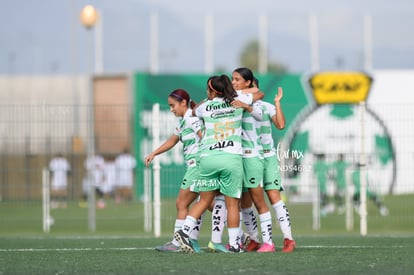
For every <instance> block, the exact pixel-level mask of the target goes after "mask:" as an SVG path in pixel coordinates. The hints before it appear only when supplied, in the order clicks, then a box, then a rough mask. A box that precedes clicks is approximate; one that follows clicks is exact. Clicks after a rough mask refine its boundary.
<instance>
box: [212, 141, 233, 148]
mask: <svg viewBox="0 0 414 275" xmlns="http://www.w3.org/2000/svg"><path fill="white" fill-rule="evenodd" d="M230 146H234V143H233V141H231V140H223V141H219V142H217V143H215V144H214V145H212V146H210V150H215V149H223V148H226V147H230Z"/></svg>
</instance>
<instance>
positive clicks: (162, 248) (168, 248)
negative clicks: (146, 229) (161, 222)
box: [155, 242, 180, 252]
mask: <svg viewBox="0 0 414 275" xmlns="http://www.w3.org/2000/svg"><path fill="white" fill-rule="evenodd" d="M155 250H157V251H160V252H179V251H180V247H179V246H176V245H174V244H173V243H172V242H168V243H166V244H164V245H161V246H157V247H156V248H155Z"/></svg>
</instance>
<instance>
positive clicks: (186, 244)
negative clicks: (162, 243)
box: [174, 229, 194, 253]
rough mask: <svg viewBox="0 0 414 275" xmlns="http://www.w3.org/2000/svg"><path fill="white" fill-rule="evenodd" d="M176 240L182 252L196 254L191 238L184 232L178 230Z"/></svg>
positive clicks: (175, 234) (175, 235)
mask: <svg viewBox="0 0 414 275" xmlns="http://www.w3.org/2000/svg"><path fill="white" fill-rule="evenodd" d="M174 238H175V240H176V241H177V242H178V243H179V244H180V250H181V251H183V252H185V253H194V249H193V246H192V245H191V242H190V238H189V237H188V235H187V234H185V233H184V231H183V230H181V229H180V230H178V231H177V232H175V233H174Z"/></svg>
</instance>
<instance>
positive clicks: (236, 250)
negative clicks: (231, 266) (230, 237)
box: [229, 245, 244, 253]
mask: <svg viewBox="0 0 414 275" xmlns="http://www.w3.org/2000/svg"><path fill="white" fill-rule="evenodd" d="M229 252H230V253H243V252H244V250H243V249H241V248H240V246H239V245H236V246H230V247H229Z"/></svg>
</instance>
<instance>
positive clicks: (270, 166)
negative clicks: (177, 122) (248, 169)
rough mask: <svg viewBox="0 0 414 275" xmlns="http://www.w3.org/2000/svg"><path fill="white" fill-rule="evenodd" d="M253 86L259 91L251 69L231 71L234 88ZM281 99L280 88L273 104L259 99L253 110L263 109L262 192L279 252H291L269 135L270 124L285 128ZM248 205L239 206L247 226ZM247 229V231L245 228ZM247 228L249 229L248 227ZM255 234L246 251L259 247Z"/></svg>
mask: <svg viewBox="0 0 414 275" xmlns="http://www.w3.org/2000/svg"><path fill="white" fill-rule="evenodd" d="M252 83H253V86H255V87H257V88H258V86H259V85H258V80H257V79H255V78H254V76H253V73H252V72H251V70H249V69H248V68H238V69H236V70H234V72H233V85H236V86H241V87H246V86H248V85H250V84H252ZM282 97H283V89H282V88H279V89H278V93H277V94H276V96H275V98H274V105H273V104H270V103H268V102H265V101H262V100H260V101H257V104H256V105H255V107H256V106H260V108H262V110H263V113H262V115H263V116H262V119H261V121H260V122H259V125H258V128H257V129H258V132H259V137H260V141H261V147H262V148H261V150H262V151H263V157H264V171H263V183H264V190H265V191H266V193H267V196H268V198H269V201H270V203H271V205H272V207H273V209H274V210H275V213H276V219H277V220H278V222H279V226H280V229H281V231H282V234H283V237H284V242H283V249H282V252H292V251H293V250H294V248H295V246H296V243H295V241H294V239H293V237H292V231H291V223H290V215H289V211H288V209H287V207H286V205H285V203H284V202H283V200H282V199H281V195H280V192H281V191H283V186H282V183H281V176H280V171H279V169H278V164H279V160H278V158H277V156H276V149H275V146H274V141H273V136H272V124H274V125H275V126H276V128H277V129H283V128H284V127H285V125H286V120H285V116H284V114H283V110H282V107H281V104H280V100H281V99H282ZM254 113H257V112H254ZM255 117H257V116H255ZM248 205H249V203H248V200H247V203H246V204H245V205H243V204H242V212H244V214H243V220H244V221H245V223H246V222H247V223H249V217H254V212H253V210H252V209H251V208H249V207H248ZM243 207H245V208H243ZM250 224H254V220H253V222H252V221H250ZM246 227H247V228H249V227H248V226H246ZM250 228H252V227H251V226H250ZM253 229H254V228H253ZM254 235H257V233H256V234H253V237H252V236H251V241H250V243H249V245H248V246H247V248H246V249H247V251H254V250H256V249H258V247H259V245H258V244H257V242H256V241H255V239H254Z"/></svg>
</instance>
